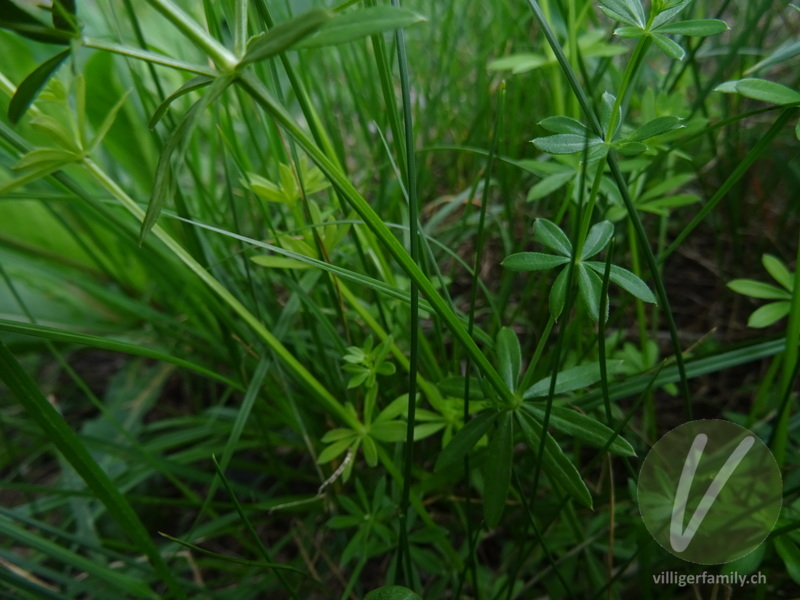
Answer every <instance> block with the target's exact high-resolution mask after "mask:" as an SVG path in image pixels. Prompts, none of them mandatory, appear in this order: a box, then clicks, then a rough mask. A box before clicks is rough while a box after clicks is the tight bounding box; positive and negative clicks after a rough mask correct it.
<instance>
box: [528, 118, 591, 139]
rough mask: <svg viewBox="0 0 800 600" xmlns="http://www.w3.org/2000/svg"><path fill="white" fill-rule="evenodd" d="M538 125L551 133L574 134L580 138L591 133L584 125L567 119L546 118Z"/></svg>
mask: <svg viewBox="0 0 800 600" xmlns="http://www.w3.org/2000/svg"><path fill="white" fill-rule="evenodd" d="M539 125H541V126H542V127H543V128H545V129H547V131H551V132H553V133H574V134H576V135H580V136H582V137H585V136H587V135H590V133H591V132H590V131H589V128H588V127H586V125H584V124H583V123H581V122H580V121H577V120H575V119H571V118H569V117H561V116H556V117H547V118H546V119H542V120H541V121H539Z"/></svg>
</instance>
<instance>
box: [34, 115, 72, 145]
mask: <svg viewBox="0 0 800 600" xmlns="http://www.w3.org/2000/svg"><path fill="white" fill-rule="evenodd" d="M29 124H30V126H31V127H33V128H34V129H36V130H37V131H41V132H43V133H44V134H45V135H47V137H49V138H50V140H51V141H52V142H54V143H55V144H56V145H58V146H61V147H62V148H64V149H66V150H69V151H70V152H73V153H74V154H80V153H81V152H82V148H81V147H80V145H79V143H78V140H76V138H75V132H74V131H72V130H71V129H70V128H69V127H68V126H66V125H65V124H63V123H62V122H61V121H58V120H57V119H54V118H53V117H51V116H49V115H42V114H39V115H36V116H35V117H32V118H31V120H30V121H29ZM34 152H36V150H34Z"/></svg>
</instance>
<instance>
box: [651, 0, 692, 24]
mask: <svg viewBox="0 0 800 600" xmlns="http://www.w3.org/2000/svg"><path fill="white" fill-rule="evenodd" d="M691 1H692V0H666V1H664V2H663V3H662V5H661V10H660V11H659V13H658V15H657V16H656V18H655V19H653V22H652V24H651V25H650V27H651V28H653V29H655V28H657V27H660V26H661V25H663V24H664V23H666V22H667V21H669V20H670V19H671V18H672V17H674V16H675V15H677V14H679V13H681V12H683V10H684V9H685V8H686V7H687V6H689V3H690V2H691Z"/></svg>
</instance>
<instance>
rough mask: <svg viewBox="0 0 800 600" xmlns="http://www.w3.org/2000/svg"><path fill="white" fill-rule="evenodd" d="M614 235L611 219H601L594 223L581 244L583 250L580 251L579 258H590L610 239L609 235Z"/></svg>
mask: <svg viewBox="0 0 800 600" xmlns="http://www.w3.org/2000/svg"><path fill="white" fill-rule="evenodd" d="M613 235H614V225H612V223H611V221H601V222H600V223H595V224H594V225H592V228H591V229H590V230H589V233H588V234H587V235H586V241H585V242H584V244H583V251H582V252H581V260H585V259H587V258H591V257H592V256H594V255H595V254H597V253H598V252H600V251H601V250H602V249H603V248H605V247H606V246H607V245H608V242H610V241H611V236H613Z"/></svg>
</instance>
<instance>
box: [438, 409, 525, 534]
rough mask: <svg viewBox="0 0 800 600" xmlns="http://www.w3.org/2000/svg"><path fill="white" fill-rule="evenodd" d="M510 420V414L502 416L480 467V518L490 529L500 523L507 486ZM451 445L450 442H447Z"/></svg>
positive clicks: (505, 413)
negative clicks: (481, 496)
mask: <svg viewBox="0 0 800 600" xmlns="http://www.w3.org/2000/svg"><path fill="white" fill-rule="evenodd" d="M513 442H514V419H513V417H512V415H511V412H509V411H505V412H503V413H502V414H501V415H500V417H499V419H498V423H497V429H496V430H495V432H494V435H492V439H491V440H490V441H489V447H488V448H487V451H486V463H485V464H484V478H483V479H484V490H483V518H484V521H486V526H487V527H488V528H489V529H492V528H494V527H496V526H497V524H498V523H499V522H500V517H502V516H503V509H504V508H505V505H506V497H507V496H508V488H509V486H510V485H511V463H512V460H513V450H514V448H513ZM451 443H452V442H451Z"/></svg>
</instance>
